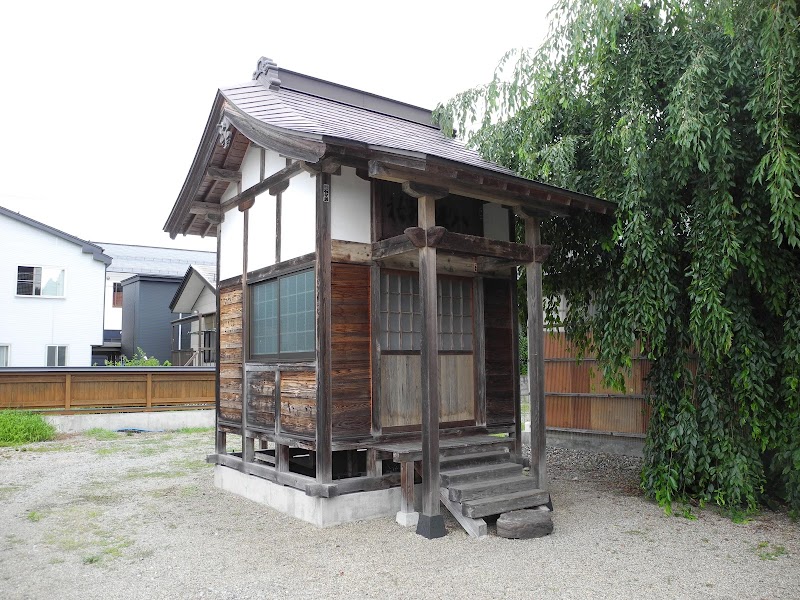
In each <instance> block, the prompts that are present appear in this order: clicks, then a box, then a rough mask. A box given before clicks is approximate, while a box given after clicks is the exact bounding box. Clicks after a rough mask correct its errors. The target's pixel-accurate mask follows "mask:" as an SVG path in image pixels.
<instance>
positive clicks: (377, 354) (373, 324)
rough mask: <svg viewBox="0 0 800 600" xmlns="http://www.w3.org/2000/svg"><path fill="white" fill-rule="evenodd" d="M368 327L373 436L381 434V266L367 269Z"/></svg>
mask: <svg viewBox="0 0 800 600" xmlns="http://www.w3.org/2000/svg"><path fill="white" fill-rule="evenodd" d="M369 296H370V307H369V313H370V329H371V337H372V356H371V362H370V372H371V375H372V377H371V378H370V381H371V382H372V392H371V393H372V396H371V398H372V404H371V407H372V427H371V432H372V436H373V437H378V436H380V435H381V432H382V430H383V428H382V426H381V334H380V332H381V313H380V310H381V268H380V267H379V266H378V265H372V266H371V267H370V269H369Z"/></svg>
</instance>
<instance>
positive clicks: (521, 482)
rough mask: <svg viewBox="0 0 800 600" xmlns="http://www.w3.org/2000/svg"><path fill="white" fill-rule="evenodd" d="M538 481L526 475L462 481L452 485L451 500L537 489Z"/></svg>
mask: <svg viewBox="0 0 800 600" xmlns="http://www.w3.org/2000/svg"><path fill="white" fill-rule="evenodd" d="M535 489H536V482H535V481H534V480H533V479H532V478H531V477H528V476H526V475H517V476H515V477H505V478H503V479H487V480H485V481H474V482H472V483H460V484H454V485H451V486H450V496H449V497H450V500H452V501H453V502H464V501H466V500H477V499H479V498H488V497H490V496H500V495H503V494H510V493H512V492H522V491H524V490H535Z"/></svg>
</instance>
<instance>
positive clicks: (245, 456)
mask: <svg viewBox="0 0 800 600" xmlns="http://www.w3.org/2000/svg"><path fill="white" fill-rule="evenodd" d="M237 185H238V186H239V187H240V188H241V185H242V184H241V183H238V184H237ZM241 207H242V205H240V206H239V208H240V210H242V208H241ZM247 208H249V206H248V207H247ZM249 223H250V212H249V211H247V210H246V209H245V210H244V219H243V224H242V227H243V230H242V393H241V394H240V397H241V400H242V460H244V462H246V463H251V462H253V455H254V450H255V447H254V444H253V442H254V440H253V438H252V437H250V436H249V435H248V433H247V425H248V412H249V411H248V398H249V396H250V386H249V385H248V384H247V358H248V355H249V353H250V350H249V348H250V335H249V334H248V331H249V327H250V319H249V313H250V298H249V293H248V287H247V246H248V237H249V230H250V226H249Z"/></svg>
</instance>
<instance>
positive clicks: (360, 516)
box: [214, 465, 400, 527]
mask: <svg viewBox="0 0 800 600" xmlns="http://www.w3.org/2000/svg"><path fill="white" fill-rule="evenodd" d="M214 485H216V486H217V487H218V488H220V489H223V490H225V491H227V492H231V493H234V494H236V495H238V496H242V497H243V498H247V499H248V500H252V501H253V502H258V503H259V504H264V505H266V506H269V507H270V508H273V509H275V510H277V511H279V512H282V513H284V514H287V515H289V516H291V517H295V518H296V519H301V520H303V521H306V522H307V523H311V524H312V525H316V526H317V527H333V526H335V525H341V524H343V523H350V522H352V521H363V520H366V519H377V518H382V517H393V516H395V514H396V513H397V512H398V510H399V509H400V488H399V487H396V488H390V489H388V490H375V491H372V492H356V493H353V494H344V495H342V496H336V497H334V498H316V497H312V496H306V493H305V492H302V491H300V490H296V489H294V488H291V487H286V486H283V485H279V484H277V483H273V482H271V481H267V480H266V479H262V478H260V477H255V476H253V475H246V474H244V473H241V472H239V471H237V470H235V469H231V468H229V467H223V466H220V465H217V466H215V467H214Z"/></svg>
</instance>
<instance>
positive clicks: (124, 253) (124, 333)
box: [93, 242, 216, 364]
mask: <svg viewBox="0 0 800 600" xmlns="http://www.w3.org/2000/svg"><path fill="white" fill-rule="evenodd" d="M99 245H100V246H101V247H102V248H103V251H104V252H105V253H106V254H108V256H110V257H111V258H112V262H111V264H110V265H109V267H108V270H107V273H106V294H105V296H106V299H105V316H104V336H103V346H102V347H96V348H94V351H93V354H95V355H97V356H105V357H106V358H111V359H117V358H118V357H119V355H120V353H121V354H124V355H125V356H128V357H130V356H132V355H133V354H134V353H135V352H136V348H142V350H144V352H145V354H147V355H148V356H155V357H156V358H158V359H159V360H160V361H165V360H171V344H172V334H171V322H172V321H173V320H175V319H177V318H180V317H181V316H182V315H181V314H180V313H173V311H172V309H171V308H170V304H171V302H172V300H173V297H174V296H175V293H176V291H177V290H178V287H179V286H180V284H181V280H182V278H183V276H184V275H185V274H186V271H187V269H188V268H189V267H190V265H197V266H198V268H212V267H216V254H215V253H214V252H204V251H201V250H182V249H176V248H157V247H152V246H134V245H128V244H110V243H102V242H101V243H99ZM97 362H98V364H102V361H101V360H100V361H97Z"/></svg>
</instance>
